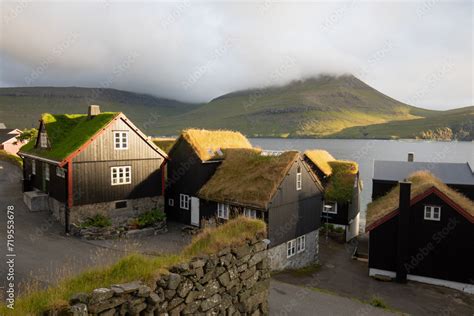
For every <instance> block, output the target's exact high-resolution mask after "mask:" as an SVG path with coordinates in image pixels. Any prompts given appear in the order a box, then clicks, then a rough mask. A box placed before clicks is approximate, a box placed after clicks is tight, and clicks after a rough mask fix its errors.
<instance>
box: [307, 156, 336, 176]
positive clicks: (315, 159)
mask: <svg viewBox="0 0 474 316" xmlns="http://www.w3.org/2000/svg"><path fill="white" fill-rule="evenodd" d="M304 154H305V155H306V157H308V159H309V160H311V162H312V163H314V164H315V165H316V167H318V168H319V170H321V171H322V172H323V173H324V174H325V175H326V176H330V175H331V174H332V168H331V166H330V165H329V162H330V161H334V160H336V159H335V158H334V157H333V156H332V155H331V154H330V153H329V152H327V151H326V150H321V149H317V150H307V151H305V153H304Z"/></svg>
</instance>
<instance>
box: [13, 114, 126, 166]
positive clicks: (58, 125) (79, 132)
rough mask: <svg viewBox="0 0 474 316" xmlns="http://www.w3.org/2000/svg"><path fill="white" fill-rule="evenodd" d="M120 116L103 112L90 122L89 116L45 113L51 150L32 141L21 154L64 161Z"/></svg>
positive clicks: (43, 118) (42, 118) (22, 149)
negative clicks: (36, 145) (36, 146)
mask: <svg viewBox="0 0 474 316" xmlns="http://www.w3.org/2000/svg"><path fill="white" fill-rule="evenodd" d="M118 114H119V113H116V112H103V113H101V114H99V115H97V116H95V117H94V118H92V119H90V120H89V119H88V118H87V114H61V115H56V114H49V113H45V114H43V115H42V117H41V120H42V121H43V123H44V125H45V127H46V133H47V134H48V139H49V142H50V144H51V148H49V149H42V148H35V141H31V142H29V143H28V144H26V145H25V146H23V147H22V148H21V150H20V152H22V153H26V154H32V155H36V156H40V157H44V158H48V159H52V160H57V161H62V160H63V159H64V158H66V157H67V156H69V155H70V154H71V153H73V152H74V151H75V150H77V149H78V148H79V147H81V146H82V145H83V144H84V143H85V142H86V141H88V140H89V139H90V138H91V137H92V136H93V135H94V134H95V133H97V132H98V131H99V130H100V129H101V128H103V127H104V126H105V125H107V124H108V123H109V122H110V121H112V120H113V119H114V118H115V117H116V116H117V115H118Z"/></svg>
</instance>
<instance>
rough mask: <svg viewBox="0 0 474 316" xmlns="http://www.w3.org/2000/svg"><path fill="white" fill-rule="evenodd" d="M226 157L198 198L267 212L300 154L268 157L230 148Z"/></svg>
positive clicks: (288, 152)
mask: <svg viewBox="0 0 474 316" xmlns="http://www.w3.org/2000/svg"><path fill="white" fill-rule="evenodd" d="M224 155H225V159H224V161H223V162H222V164H221V165H220V166H219V168H218V169H217V171H216V173H215V174H214V175H213V176H212V178H211V179H210V180H209V181H208V182H207V183H206V184H205V185H204V186H203V187H202V188H201V190H199V192H198V196H199V197H200V198H203V199H206V200H211V201H216V202H226V203H235V204H240V205H245V206H248V207H254V208H258V209H267V208H268V204H269V202H270V201H271V199H272V197H273V196H274V194H275V192H276V190H277V189H278V187H279V186H280V184H281V182H282V181H283V179H284V178H285V176H286V174H287V172H288V170H289V168H290V167H291V165H292V163H293V162H294V161H295V160H296V159H297V158H298V156H299V153H298V152H297V151H287V152H284V153H282V154H280V155H278V156H264V155H261V150H259V149H227V150H225V153H224Z"/></svg>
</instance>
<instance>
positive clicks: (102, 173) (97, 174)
mask: <svg viewBox="0 0 474 316" xmlns="http://www.w3.org/2000/svg"><path fill="white" fill-rule="evenodd" d="M161 163H162V159H152V160H132V161H127V160H124V161H106V162H86V163H75V164H74V167H73V188H74V205H83V204H90V203H99V202H109V201H117V200H125V199H134V198H141V197H152V196H159V195H161V170H160V165H161ZM118 166H131V175H132V179H131V182H132V183H130V184H124V185H112V184H111V167H118Z"/></svg>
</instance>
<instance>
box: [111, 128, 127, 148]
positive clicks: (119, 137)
mask: <svg viewBox="0 0 474 316" xmlns="http://www.w3.org/2000/svg"><path fill="white" fill-rule="evenodd" d="M114 147H115V150H122V149H128V132H127V131H119V132H117V131H116V132H114Z"/></svg>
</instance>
